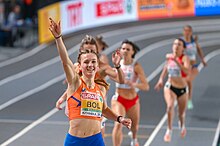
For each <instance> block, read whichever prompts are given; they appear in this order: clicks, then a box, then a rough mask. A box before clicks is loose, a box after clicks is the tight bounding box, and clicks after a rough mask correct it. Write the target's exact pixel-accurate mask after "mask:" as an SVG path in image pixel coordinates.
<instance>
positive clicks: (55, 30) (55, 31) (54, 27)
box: [49, 18, 61, 39]
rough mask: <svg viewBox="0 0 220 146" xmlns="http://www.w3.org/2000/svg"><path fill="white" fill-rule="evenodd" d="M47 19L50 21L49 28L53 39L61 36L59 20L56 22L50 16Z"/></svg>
mask: <svg viewBox="0 0 220 146" xmlns="http://www.w3.org/2000/svg"><path fill="white" fill-rule="evenodd" d="M49 21H50V26H49V30H50V32H51V33H52V35H53V37H54V38H55V39H58V38H59V37H61V27H60V21H58V23H56V22H54V20H53V19H52V18H49Z"/></svg>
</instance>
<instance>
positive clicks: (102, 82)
mask: <svg viewBox="0 0 220 146" xmlns="http://www.w3.org/2000/svg"><path fill="white" fill-rule="evenodd" d="M95 83H96V84H98V85H101V86H103V87H105V90H106V91H107V90H109V83H107V82H106V81H105V80H104V79H101V78H95Z"/></svg>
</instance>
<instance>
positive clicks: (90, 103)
mask: <svg viewBox="0 0 220 146" xmlns="http://www.w3.org/2000/svg"><path fill="white" fill-rule="evenodd" d="M81 103H82V104H81V115H83V116H93V117H101V116H102V106H103V99H102V96H101V95H100V94H98V93H97V94H96V93H91V92H82V93H81Z"/></svg>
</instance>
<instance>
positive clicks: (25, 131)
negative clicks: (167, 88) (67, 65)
mask: <svg viewBox="0 0 220 146" xmlns="http://www.w3.org/2000/svg"><path fill="white" fill-rule="evenodd" d="M156 71H157V72H158V69H156V70H155V71H154V72H153V73H152V74H156ZM158 73H159V72H158ZM154 76H156V75H154ZM63 79H64V78H63ZM149 82H150V81H149ZM63 106H64V103H63V104H62V106H61V107H63ZM0 110H1V107H0ZM57 111H58V110H57V109H56V108H54V109H52V110H51V111H50V112H48V113H46V114H45V115H44V116H42V117H41V118H39V119H37V120H36V121H35V122H33V123H31V124H30V125H28V126H27V127H25V128H24V129H22V130H21V131H20V132H18V133H17V134H15V135H14V136H12V137H11V138H9V139H8V140H6V141H5V142H4V143H3V144H2V145H1V146H5V145H8V144H10V143H12V142H13V141H15V140H16V139H18V138H19V137H21V136H22V135H24V134H25V133H27V132H28V131H29V130H31V129H32V128H34V127H35V126H37V125H38V124H40V123H42V122H43V121H44V120H46V119H47V118H49V117H50V116H52V115H53V114H55V113H56V112H57Z"/></svg>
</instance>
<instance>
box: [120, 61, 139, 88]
mask: <svg viewBox="0 0 220 146" xmlns="http://www.w3.org/2000/svg"><path fill="white" fill-rule="evenodd" d="M135 63H136V62H133V63H132V64H130V65H124V60H121V62H120V65H121V69H122V71H123V73H124V76H125V80H130V81H132V82H134V83H136V82H137V79H138V77H137V75H136V73H135V72H134V65H135ZM116 88H122V89H130V88H131V87H130V86H129V85H127V84H119V83H116Z"/></svg>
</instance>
